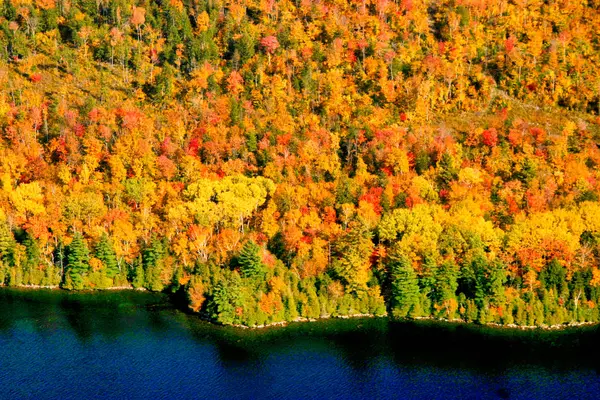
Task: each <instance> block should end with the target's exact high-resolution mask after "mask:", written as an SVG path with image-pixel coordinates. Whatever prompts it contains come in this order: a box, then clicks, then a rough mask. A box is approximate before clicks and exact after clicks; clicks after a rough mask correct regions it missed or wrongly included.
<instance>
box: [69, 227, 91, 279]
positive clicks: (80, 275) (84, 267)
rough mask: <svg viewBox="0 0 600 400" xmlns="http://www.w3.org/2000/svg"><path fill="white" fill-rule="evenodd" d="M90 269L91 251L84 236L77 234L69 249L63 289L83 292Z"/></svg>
mask: <svg viewBox="0 0 600 400" xmlns="http://www.w3.org/2000/svg"><path fill="white" fill-rule="evenodd" d="M89 269H90V266H89V250H88V247H87V244H86V243H85V241H84V239H83V236H82V235H81V234H80V233H76V234H75V236H74V237H73V241H72V242H71V244H69V246H68V247H67V266H66V273H65V280H64V282H63V287H64V288H66V289H76V290H81V289H83V288H84V287H85V276H86V275H87V273H88V271H89Z"/></svg>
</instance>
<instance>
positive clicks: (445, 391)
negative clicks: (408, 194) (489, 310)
mask: <svg viewBox="0 0 600 400" xmlns="http://www.w3.org/2000/svg"><path fill="white" fill-rule="evenodd" d="M597 342H598V340H597V332H596V328H587V329H586V330H583V331H571V332H566V333H542V334H537V333H531V332H515V331H498V330H495V331H494V330H490V329H483V328H476V327H464V326H456V325H450V324H436V323H419V324H408V323H405V324H398V323H391V322H389V321H388V320H386V319H373V320H368V319H366V320H365V319H362V320H343V321H323V322H317V323H309V324H294V325H292V326H290V327H288V328H278V329H269V330H264V331H260V332H258V331H240V330H236V329H233V328H224V327H217V326H213V325H210V324H207V323H206V322H203V321H200V320H199V319H198V318H197V317H196V316H193V315H188V314H185V313H182V312H180V311H177V310H176V309H175V308H174V307H172V306H171V305H170V304H169V303H168V302H167V301H166V298H165V297H164V296H161V295H152V294H145V293H134V292H122V293H106V294H103V293H100V294H87V295H86V294H70V293H65V292H42V293H41V292H31V291H29V292H27V291H16V290H7V289H5V290H1V291H0V398H6V399H28V398H30V399H90V398H119V399H121V398H123V399H138V398H139V399H141V398H144V399H145V398H152V399H232V398H235V399H259V398H260V399H297V398H307V399H310V398H314V399H321V398H335V399H362V398H373V399H393V398H409V399H554V398H563V399H571V398H579V399H586V398H589V399H597V398H600V379H599V377H598V366H600V363H598V361H597V360H598V351H597V349H598V347H597V345H596V343H597Z"/></svg>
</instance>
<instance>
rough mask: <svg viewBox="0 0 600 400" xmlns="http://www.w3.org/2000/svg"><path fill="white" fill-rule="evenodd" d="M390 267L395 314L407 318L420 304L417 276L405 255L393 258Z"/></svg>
mask: <svg viewBox="0 0 600 400" xmlns="http://www.w3.org/2000/svg"><path fill="white" fill-rule="evenodd" d="M389 266H390V276H391V279H392V300H393V303H392V304H393V308H394V313H395V314H397V315H398V316H400V317H406V316H407V315H410V314H411V313H412V311H413V310H414V309H415V308H416V307H417V306H418V304H419V284H418V280H417V275H416V274H415V271H414V269H413V267H412V265H411V263H410V261H409V260H408V258H406V256H404V255H398V256H394V257H391V260H390V261H389Z"/></svg>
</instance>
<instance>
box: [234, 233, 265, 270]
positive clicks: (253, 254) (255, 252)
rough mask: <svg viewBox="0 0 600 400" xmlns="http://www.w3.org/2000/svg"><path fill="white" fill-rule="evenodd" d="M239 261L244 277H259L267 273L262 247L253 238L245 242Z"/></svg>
mask: <svg viewBox="0 0 600 400" xmlns="http://www.w3.org/2000/svg"><path fill="white" fill-rule="evenodd" d="M237 261H238V264H239V266H240V272H241V274H242V276H243V277H244V278H258V277H261V276H263V275H264V273H265V266H264V264H263V262H262V258H261V249H260V247H259V246H258V245H257V244H256V243H255V242H254V241H252V240H250V241H248V242H246V244H244V247H243V248H242V251H241V252H240V255H239V256H238V259H237Z"/></svg>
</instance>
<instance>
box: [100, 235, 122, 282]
mask: <svg viewBox="0 0 600 400" xmlns="http://www.w3.org/2000/svg"><path fill="white" fill-rule="evenodd" d="M95 256H96V258H98V259H99V260H100V261H102V265H103V266H104V274H105V275H106V276H107V277H109V278H111V279H112V278H114V277H115V276H116V275H117V274H118V273H119V266H118V264H117V256H116V254H115V251H114V249H113V246H112V243H111V242H110V239H109V238H108V235H107V234H106V233H104V234H102V236H101V237H100V241H99V242H98V245H97V246H96V252H95Z"/></svg>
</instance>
